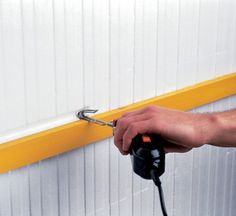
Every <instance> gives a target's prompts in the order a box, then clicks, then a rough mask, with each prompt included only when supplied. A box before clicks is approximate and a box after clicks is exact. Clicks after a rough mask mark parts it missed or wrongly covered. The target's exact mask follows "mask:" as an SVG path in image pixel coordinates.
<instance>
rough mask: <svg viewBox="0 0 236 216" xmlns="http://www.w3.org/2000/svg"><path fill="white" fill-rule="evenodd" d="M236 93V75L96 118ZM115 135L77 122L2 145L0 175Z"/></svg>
mask: <svg viewBox="0 0 236 216" xmlns="http://www.w3.org/2000/svg"><path fill="white" fill-rule="evenodd" d="M234 94H236V73H232V74H229V75H225V76H222V77H219V78H216V79H213V80H209V81H205V82H202V83H199V84H197V85H194V86H190V87H187V88H183V89H180V90H177V91H175V92H171V93H168V94H164V95H162V96H157V97H154V98H151V99H148V100H144V101H141V102H138V103H135V104H131V105H128V106H125V107H122V108H118V109H115V110H112V111H108V112H105V113H101V114H98V115H95V116H94V117H96V118H97V119H101V120H105V121H111V120H112V119H116V118H119V117H120V116H121V115H122V114H123V113H125V112H128V111H132V110H136V109H139V108H143V107H146V106H149V105H159V106H164V107H169V108H175V109H179V110H189V109H192V108H195V107H197V106H201V105H204V104H207V103H210V102H213V101H215V100H219V99H221V98H224V97H227V96H231V95H234ZM110 136H112V130H111V128H109V127H102V126H98V125H95V124H89V123H87V122H85V121H76V122H73V123H69V124H66V125H63V126H59V127H56V128H53V129H49V130H47V131H43V132H40V133H37V134H33V135H30V136H27V137H23V138H20V139H17V140H14V141H9V142H6V143H4V144H1V145H0V173H4V172H7V171H9V170H12V169H16V168H19V167H22V166H25V165H28V164H31V163H34V162H36V161H39V160H43V159H46V158H49V157H52V156H55V155H57V154H60V153H63V152H66V151H69V150H72V149H75V148H78V147H81V146H84V145H87V144H90V143H94V142H97V141H99V140H102V139H105V138H107V137H110Z"/></svg>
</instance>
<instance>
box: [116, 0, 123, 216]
mask: <svg viewBox="0 0 236 216" xmlns="http://www.w3.org/2000/svg"><path fill="white" fill-rule="evenodd" d="M120 2H121V1H119V3H118V4H119V5H118V26H119V28H118V29H119V32H118V73H119V76H118V82H119V91H118V105H119V106H120V105H121V92H120V87H121V78H120V74H121V70H120V58H121V56H120V55H121V53H120V47H121V46H120V44H121V41H120V29H121V20H120V17H121V15H120V13H121V11H120V10H121V9H120V7H121V5H120V4H121V3H120ZM120 168H121V167H120V155H118V163H117V169H118V182H117V185H118V187H117V189H118V213H119V216H123V215H120V212H121V211H120V207H121V206H120V188H121V185H120Z"/></svg>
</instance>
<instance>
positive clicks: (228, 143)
mask: <svg viewBox="0 0 236 216" xmlns="http://www.w3.org/2000/svg"><path fill="white" fill-rule="evenodd" d="M209 125H210V126H209V131H208V137H207V139H206V142H207V143H209V144H210V145H214V146H221V147H236V110H230V111H225V112H219V113H212V114H210V118H209ZM206 134H207V133H206Z"/></svg>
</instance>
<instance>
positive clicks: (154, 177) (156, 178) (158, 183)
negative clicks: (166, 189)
mask: <svg viewBox="0 0 236 216" xmlns="http://www.w3.org/2000/svg"><path fill="white" fill-rule="evenodd" d="M150 175H151V177H152V180H153V182H154V184H155V185H156V186H157V188H158V192H159V197H160V203H161V210H162V214H163V216H168V215H167V211H166V205H165V200H164V194H163V190H162V186H161V180H160V178H159V176H158V175H157V173H156V172H155V170H151V171H150Z"/></svg>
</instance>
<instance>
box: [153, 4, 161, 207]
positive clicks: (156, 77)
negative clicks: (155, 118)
mask: <svg viewBox="0 0 236 216" xmlns="http://www.w3.org/2000/svg"><path fill="white" fill-rule="evenodd" d="M159 5H160V0H157V9H156V11H157V20H156V32H157V33H156V74H155V95H157V87H158V86H157V85H158V82H157V79H158V63H159V61H158V57H159V55H158V54H159V52H158V48H159V46H158V45H159V44H158V43H159V31H158V27H159V25H158V24H159V18H160V17H159ZM154 188H155V187H154ZM153 210H154V209H153Z"/></svg>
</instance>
